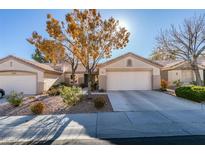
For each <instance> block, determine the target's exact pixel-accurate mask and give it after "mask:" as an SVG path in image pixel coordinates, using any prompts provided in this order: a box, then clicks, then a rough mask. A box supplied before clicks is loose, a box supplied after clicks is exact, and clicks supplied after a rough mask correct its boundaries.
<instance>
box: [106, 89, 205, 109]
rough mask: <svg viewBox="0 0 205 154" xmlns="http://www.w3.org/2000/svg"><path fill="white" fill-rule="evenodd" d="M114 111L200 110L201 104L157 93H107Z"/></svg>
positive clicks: (202, 106)
mask: <svg viewBox="0 0 205 154" xmlns="http://www.w3.org/2000/svg"><path fill="white" fill-rule="evenodd" d="M108 97H109V99H110V101H111V104H112V107H113V110H114V111H183V110H202V109H203V108H204V105H203V104H200V103H196V102H192V101H189V100H186V99H183V98H179V97H175V96H171V95H168V94H165V93H162V92H158V91H109V92H108Z"/></svg>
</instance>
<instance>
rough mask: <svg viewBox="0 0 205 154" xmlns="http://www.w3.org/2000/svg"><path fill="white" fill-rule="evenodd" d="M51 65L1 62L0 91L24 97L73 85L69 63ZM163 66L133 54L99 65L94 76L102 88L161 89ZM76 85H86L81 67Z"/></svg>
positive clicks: (8, 59)
mask: <svg viewBox="0 0 205 154" xmlns="http://www.w3.org/2000/svg"><path fill="white" fill-rule="evenodd" d="M56 67H57V66H55V67H54V66H51V65H49V64H41V63H38V62H35V61H30V60H25V59H21V58H18V57H15V56H8V57H6V58H3V59H0V88H2V89H4V90H5V91H6V94H9V93H10V92H11V91H12V90H15V91H18V92H23V93H24V94H40V93H43V92H44V91H47V90H48V89H49V88H50V87H51V86H52V85H54V84H57V83H59V82H66V83H68V82H70V75H71V68H70V64H68V63H65V64H60V65H58V70H57V69H56ZM161 67H162V65H160V64H158V63H155V62H153V61H150V60H148V59H146V58H143V57H141V56H138V55H136V54H133V53H130V52H129V53H126V54H124V55H122V56H119V57H117V58H114V59H112V60H109V61H107V62H105V63H102V64H99V65H98V67H97V69H96V71H95V73H94V77H95V78H97V80H98V83H99V88H100V89H105V90H152V89H159V88H160V80H161V77H160V69H161ZM76 76H77V84H82V83H84V84H86V83H87V73H86V71H85V68H84V67H83V65H82V64H79V66H78V68H77V70H76Z"/></svg>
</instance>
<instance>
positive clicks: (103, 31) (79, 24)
mask: <svg viewBox="0 0 205 154" xmlns="http://www.w3.org/2000/svg"><path fill="white" fill-rule="evenodd" d="M66 21H67V23H68V26H67V29H66V31H67V32H68V34H69V35H70V37H71V38H72V40H73V41H74V42H75V44H73V46H72V52H73V54H74V55H75V56H76V57H77V58H78V59H79V61H80V62H81V63H82V64H83V65H84V67H85V69H86V71H87V73H88V97H90V96H91V75H92V73H93V71H94V70H95V68H96V66H97V64H98V63H99V61H100V60H101V59H103V58H109V57H110V56H111V53H112V50H114V49H121V48H124V47H125V46H126V45H127V43H128V41H129V36H130V33H129V32H128V31H127V30H126V29H125V28H124V27H120V26H119V21H118V20H115V19H114V18H113V17H110V18H109V19H107V20H103V19H102V17H101V15H100V13H99V12H98V11H97V10H95V9H89V10H78V9H75V10H73V11H72V12H71V13H68V14H67V15H66Z"/></svg>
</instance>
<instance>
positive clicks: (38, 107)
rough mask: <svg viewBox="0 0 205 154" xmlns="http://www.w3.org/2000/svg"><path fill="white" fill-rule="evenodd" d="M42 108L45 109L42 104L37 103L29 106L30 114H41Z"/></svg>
mask: <svg viewBox="0 0 205 154" xmlns="http://www.w3.org/2000/svg"><path fill="white" fill-rule="evenodd" d="M44 108H45V107H44V104H43V102H38V103H35V104H34V105H31V106H30V109H31V112H33V113H34V114H42V113H43V110H44Z"/></svg>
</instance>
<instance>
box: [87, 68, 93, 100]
mask: <svg viewBox="0 0 205 154" xmlns="http://www.w3.org/2000/svg"><path fill="white" fill-rule="evenodd" d="M91 84H92V81H91V71H90V70H89V71H88V98H91Z"/></svg>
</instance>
